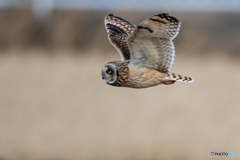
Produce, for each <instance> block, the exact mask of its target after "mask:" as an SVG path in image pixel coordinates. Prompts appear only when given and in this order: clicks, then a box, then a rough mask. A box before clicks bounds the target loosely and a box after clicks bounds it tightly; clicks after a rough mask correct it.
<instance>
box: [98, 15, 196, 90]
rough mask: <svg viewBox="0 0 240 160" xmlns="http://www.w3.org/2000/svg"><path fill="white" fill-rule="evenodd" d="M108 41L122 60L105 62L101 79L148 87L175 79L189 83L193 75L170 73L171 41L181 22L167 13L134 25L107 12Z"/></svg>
mask: <svg viewBox="0 0 240 160" xmlns="http://www.w3.org/2000/svg"><path fill="white" fill-rule="evenodd" d="M104 23H105V28H106V30H107V33H108V38H109V41H110V43H111V44H112V45H113V46H114V47H115V48H116V49H117V51H118V53H119V54H120V56H121V61H112V62H108V63H107V64H106V65H105V66H104V67H103V69H102V79H103V80H104V81H105V82H106V83H107V84H109V85H112V86H118V87H131V88H147V87H152V86H157V85H159V84H165V85H170V84H173V83H175V82H176V81H180V82H187V83H192V82H193V81H194V79H193V78H192V77H186V76H182V75H179V74H174V73H170V69H171V67H172V64H173V61H174V57H175V51H174V44H173V42H172V40H173V39H174V38H175V37H176V36H177V35H178V32H179V29H180V26H181V22H180V21H179V20H178V19H177V18H175V17H172V16H170V15H168V14H167V13H162V14H158V15H154V16H152V17H150V18H147V19H145V20H144V21H143V22H142V23H140V24H139V26H137V27H136V26H135V25H134V24H132V23H131V22H128V21H126V20H124V19H122V18H120V17H117V16H114V15H113V14H109V15H107V16H106V17H105V20H104Z"/></svg>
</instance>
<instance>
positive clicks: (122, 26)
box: [104, 14, 136, 61]
mask: <svg viewBox="0 0 240 160" xmlns="http://www.w3.org/2000/svg"><path fill="white" fill-rule="evenodd" d="M104 23H105V28H106V30H107V33H108V39H109V41H110V43H111V44H112V45H113V46H114V47H115V48H116V49H117V51H118V52H119V54H120V56H121V59H122V61H125V60H129V59H130V51H129V48H128V45H127V43H126V39H127V38H128V37H129V35H130V34H131V33H132V32H133V31H134V29H135V28H136V26H135V25H134V24H132V23H130V22H128V21H126V20H124V19H122V18H120V17H116V16H114V15H113V14H109V15H107V16H106V17H105V21H104Z"/></svg>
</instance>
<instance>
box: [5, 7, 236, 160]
mask: <svg viewBox="0 0 240 160" xmlns="http://www.w3.org/2000/svg"><path fill="white" fill-rule="evenodd" d="M160 12H167V11H159V13H160ZM108 13H113V14H115V15H118V16H121V17H123V18H125V19H127V20H129V21H131V22H133V23H135V24H139V23H140V22H141V21H142V20H143V19H145V18H147V17H149V16H151V15H153V14H157V13H158V12H128V11H125V12H120V11H117V12H116V11H77V10H54V11H53V13H52V15H51V16H50V17H48V18H47V19H45V20H41V21H39V20H37V19H36V18H35V17H34V16H33V13H32V10H31V9H0V159H1V157H3V158H6V159H13V160H15V159H17V160H18V159H26V160H33V159H34V160H35V159H36V160H38V159H39V160H51V159H53V160H55V159H57V160H68V159H76V160H79V159H81V160H115V159H116V160H155V159H161V160H173V159H174V160H208V159H212V158H211V157H210V152H211V151H216V152H238V154H240V137H239V135H240V125H239V122H240V117H239V115H240V101H239V95H240V83H239V81H240V74H239V68H240V63H239V61H240V52H239V51H240V45H239V42H240V28H239V26H240V16H239V15H240V14H239V13H197V12H195V13H190V12H181V13H178V12H173V13H171V12H170V15H173V16H176V17H177V18H179V19H180V20H181V22H182V27H181V30H180V34H179V36H178V37H177V38H176V39H175V40H174V44H175V47H176V57H175V58H176V60H175V62H174V65H173V68H172V70H171V71H172V72H174V73H179V74H182V75H186V76H192V77H194V78H195V82H194V83H192V84H186V83H180V82H178V83H175V84H174V85H170V86H165V85H161V86H157V87H152V88H147V89H131V88H116V87H112V86H109V85H106V84H105V83H104V81H103V80H102V78H101V70H102V67H103V66H104V65H105V64H106V63H107V62H108V61H113V60H120V56H119V55H118V53H117V51H116V50H115V49H114V48H113V47H112V46H111V45H110V43H109V41H108V39H107V34H106V31H105V28H104V25H103V18H104V16H105V15H107V14H108ZM214 158H215V159H217V158H218V157H214ZM225 158H226V157H225ZM234 158H235V159H237V157H234Z"/></svg>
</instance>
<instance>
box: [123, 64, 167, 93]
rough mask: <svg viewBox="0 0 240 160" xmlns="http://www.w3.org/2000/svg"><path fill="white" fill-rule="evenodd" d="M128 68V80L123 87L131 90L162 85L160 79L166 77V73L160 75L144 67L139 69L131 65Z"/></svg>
mask: <svg viewBox="0 0 240 160" xmlns="http://www.w3.org/2000/svg"><path fill="white" fill-rule="evenodd" d="M128 67H129V78H128V81H127V82H126V84H125V85H126V86H131V87H133V88H145V87H150V86H156V85H159V84H162V81H161V79H162V78H165V77H166V76H167V74H166V73H161V72H159V71H157V70H154V69H149V68H146V67H143V68H139V66H132V65H129V66H128Z"/></svg>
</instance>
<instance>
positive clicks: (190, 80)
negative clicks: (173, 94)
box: [166, 73, 195, 83]
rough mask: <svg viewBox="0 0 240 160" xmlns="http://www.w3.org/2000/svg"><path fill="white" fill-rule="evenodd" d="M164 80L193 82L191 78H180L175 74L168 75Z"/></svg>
mask: <svg viewBox="0 0 240 160" xmlns="http://www.w3.org/2000/svg"><path fill="white" fill-rule="evenodd" d="M166 79H169V80H175V81H180V82H187V83H192V82H194V80H195V79H193V77H187V76H182V75H179V74H175V73H168V75H167V77H166Z"/></svg>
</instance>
